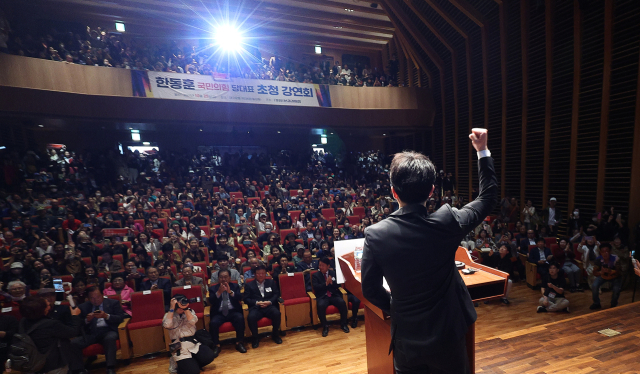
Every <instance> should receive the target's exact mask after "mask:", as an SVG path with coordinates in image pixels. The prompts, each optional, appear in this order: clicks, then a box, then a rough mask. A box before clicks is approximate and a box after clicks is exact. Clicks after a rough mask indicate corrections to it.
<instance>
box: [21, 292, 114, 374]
mask: <svg viewBox="0 0 640 374" xmlns="http://www.w3.org/2000/svg"><path fill="white" fill-rule="evenodd" d="M52 308H53V305H52V304H49V302H48V301H47V299H45V298H43V297H38V296H29V297H27V298H25V299H24V301H23V302H22V303H21V304H20V314H21V315H22V320H21V321H20V323H19V326H20V330H21V331H24V332H28V335H29V337H30V338H31V340H33V342H34V343H35V345H36V347H37V348H38V351H39V352H40V353H46V352H48V353H47V355H46V361H45V364H44V366H43V367H42V368H41V369H40V372H42V373H57V374H66V373H67V372H68V370H69V363H70V360H69V358H70V357H69V356H68V352H69V349H70V339H71V338H74V337H76V336H78V334H79V333H80V326H81V324H82V319H81V318H80V314H81V310H80V309H79V308H72V307H70V306H69V307H64V308H65V309H68V310H69V313H70V314H71V316H70V318H69V324H64V323H62V322H61V321H60V320H58V319H55V318H49V317H48V316H49V315H50V313H51V309H52ZM114 353H115V352H114Z"/></svg>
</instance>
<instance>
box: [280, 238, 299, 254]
mask: <svg viewBox="0 0 640 374" xmlns="http://www.w3.org/2000/svg"><path fill="white" fill-rule="evenodd" d="M284 239H285V242H284V248H283V249H284V251H285V253H286V254H287V257H289V258H292V257H293V255H294V253H295V252H296V246H297V244H298V243H296V234H294V233H289V234H287V236H286V237H285V238H284Z"/></svg>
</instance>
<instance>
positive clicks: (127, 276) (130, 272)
mask: <svg viewBox="0 0 640 374" xmlns="http://www.w3.org/2000/svg"><path fill="white" fill-rule="evenodd" d="M143 278H144V277H143V275H142V274H140V273H139V272H138V267H137V266H136V263H135V261H132V260H129V261H127V262H126V263H125V267H124V280H125V282H129V281H130V280H133V282H134V286H135V287H134V288H135V291H139V290H140V284H141V283H142V279H143Z"/></svg>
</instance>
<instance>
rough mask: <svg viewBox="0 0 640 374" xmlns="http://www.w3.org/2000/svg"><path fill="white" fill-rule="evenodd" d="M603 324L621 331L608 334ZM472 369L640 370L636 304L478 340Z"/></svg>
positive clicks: (639, 324) (639, 316) (638, 306)
mask: <svg viewBox="0 0 640 374" xmlns="http://www.w3.org/2000/svg"><path fill="white" fill-rule="evenodd" d="M604 329H612V330H615V331H617V332H619V333H620V334H619V335H616V336H613V337H607V336H605V335H602V334H600V333H599V332H598V331H600V330H604ZM476 373H521V374H525V373H532V374H533V373H567V374H569V373H571V374H577V373H616V374H617V373H640V304H639V303H633V304H629V305H625V306H622V307H618V308H613V309H607V310H603V311H600V312H595V313H591V314H587V315H583V316H579V317H575V318H571V319H567V320H563V321H558V322H554V323H549V324H546V325H541V326H536V327H531V328H528V329H525V330H520V331H516V332H513V333H508V334H505V335H502V336H500V337H497V338H492V339H489V340H485V341H482V342H480V343H477V344H476Z"/></svg>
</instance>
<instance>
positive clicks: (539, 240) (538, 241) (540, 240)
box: [536, 237, 546, 245]
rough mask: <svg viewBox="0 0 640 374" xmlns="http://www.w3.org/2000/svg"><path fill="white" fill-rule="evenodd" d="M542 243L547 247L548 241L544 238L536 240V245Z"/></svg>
mask: <svg viewBox="0 0 640 374" xmlns="http://www.w3.org/2000/svg"><path fill="white" fill-rule="evenodd" d="M540 242H545V245H546V241H545V240H544V238H543V237H539V238H538V239H536V244H538V243H540Z"/></svg>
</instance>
